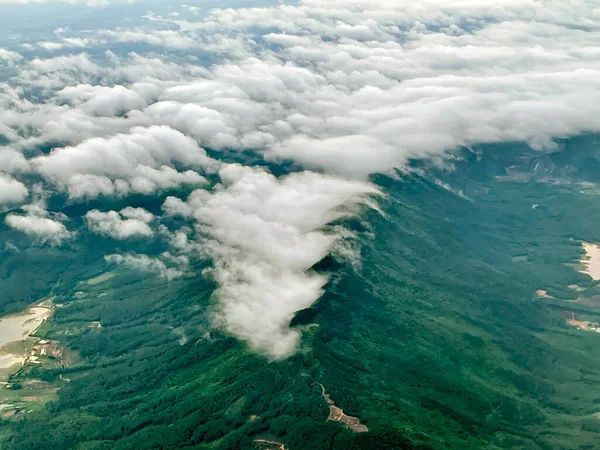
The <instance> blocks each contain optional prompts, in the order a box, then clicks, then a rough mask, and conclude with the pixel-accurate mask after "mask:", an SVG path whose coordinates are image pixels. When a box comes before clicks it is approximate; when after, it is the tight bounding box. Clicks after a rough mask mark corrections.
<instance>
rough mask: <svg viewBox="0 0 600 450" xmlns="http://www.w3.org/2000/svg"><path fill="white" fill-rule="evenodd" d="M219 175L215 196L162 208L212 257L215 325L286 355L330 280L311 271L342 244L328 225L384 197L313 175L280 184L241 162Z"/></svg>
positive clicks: (363, 186)
mask: <svg viewBox="0 0 600 450" xmlns="http://www.w3.org/2000/svg"><path fill="white" fill-rule="evenodd" d="M219 177H220V178H221V184H220V185H219V186H217V187H215V189H214V190H213V191H212V192H209V191H206V190H202V189H199V190H196V191H194V192H193V193H192V194H191V195H190V197H189V198H188V199H187V201H186V202H184V201H182V200H180V199H177V198H174V197H170V198H168V199H167V200H166V201H165V204H164V209H165V211H166V213H167V214H170V215H183V216H188V217H190V216H191V217H193V218H194V219H195V221H196V222H197V230H198V232H199V233H200V235H199V238H200V239H201V243H202V245H201V251H203V252H204V253H205V254H206V255H208V256H209V257H210V258H212V259H213V261H214V270H213V271H212V274H213V276H214V278H215V280H216V281H217V282H218V284H219V288H218V290H217V292H216V296H217V297H218V299H219V308H218V312H217V313H216V314H215V317H214V318H215V321H216V323H218V324H219V325H221V326H222V327H223V328H224V329H225V330H226V331H228V332H230V333H231V334H233V335H234V336H237V337H239V338H241V339H243V340H245V341H247V342H248V343H249V344H250V346H251V347H252V348H253V349H254V350H256V351H259V352H262V353H265V354H267V355H269V356H271V357H275V358H281V357H285V356H288V355H289V354H290V353H292V352H293V351H294V349H295V348H296V346H297V344H298V341H299V338H300V333H299V332H298V331H296V330H292V329H290V328H289V322H290V320H291V319H292V317H293V315H294V313H295V312H296V311H298V310H300V309H304V308H307V307H309V306H310V305H312V304H313V303H314V302H315V301H316V300H317V299H318V298H319V297H320V296H321V294H322V288H323V286H324V285H325V283H326V282H327V277H325V276H323V275H319V274H317V273H314V272H312V271H311V270H310V268H311V267H312V266H313V265H314V264H316V263H317V262H319V261H320V260H321V259H322V258H323V257H325V256H326V255H327V254H328V253H329V252H330V250H331V249H332V248H333V246H334V245H335V244H336V242H337V240H338V239H339V235H338V234H337V233H336V230H334V229H329V230H328V229H327V224H329V223H331V222H333V221H336V220H339V219H341V218H344V217H350V216H352V215H355V214H358V213H359V211H360V210H361V208H363V207H365V206H367V205H369V204H370V201H369V197H370V196H374V195H378V193H379V192H378V190H377V189H376V188H375V187H374V186H372V185H370V184H368V183H364V182H358V181H347V180H343V179H340V178H336V177H330V176H325V175H321V174H317V173H312V172H301V173H295V174H290V175H288V176H286V177H283V178H281V179H277V178H276V177H274V176H273V175H271V174H269V173H267V172H265V171H263V170H260V169H254V168H249V167H243V166H240V165H237V164H233V165H228V166H226V167H224V168H222V169H221V170H220V171H219ZM185 244H187V238H186V239H184V240H183V245H185Z"/></svg>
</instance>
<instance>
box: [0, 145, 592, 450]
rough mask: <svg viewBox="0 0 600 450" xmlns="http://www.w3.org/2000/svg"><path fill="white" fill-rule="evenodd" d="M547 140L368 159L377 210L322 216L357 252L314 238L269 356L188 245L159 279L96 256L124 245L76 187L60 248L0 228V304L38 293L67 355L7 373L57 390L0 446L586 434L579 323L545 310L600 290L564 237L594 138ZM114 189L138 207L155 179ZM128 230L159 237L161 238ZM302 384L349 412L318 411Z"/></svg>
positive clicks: (339, 445)
mask: <svg viewBox="0 0 600 450" xmlns="http://www.w3.org/2000/svg"><path fill="white" fill-rule="evenodd" d="M561 146H562V147H563V151H561V152H556V153H552V154H540V153H537V152H534V151H533V150H531V149H530V148H529V147H527V146H525V145H520V144H503V145H502V146H495V147H482V148H478V149H470V150H466V149H464V150H462V151H460V152H457V153H456V154H455V155H454V157H453V158H452V159H451V160H450V161H446V162H445V163H444V164H442V165H440V164H436V165H432V164H431V163H425V162H418V161H415V162H414V163H413V165H412V167H411V168H410V169H409V170H406V171H404V172H402V173H400V172H398V173H395V174H390V175H385V176H384V175H379V176H376V177H374V178H373V182H374V183H376V184H377V185H378V186H379V187H380V188H381V190H382V192H383V193H384V194H385V195H384V196H383V197H382V198H380V199H378V205H379V210H375V209H365V210H364V212H363V213H362V215H361V216H360V217H359V218H357V219H352V220H345V221H343V222H342V223H341V224H343V225H345V226H346V227H348V228H349V229H350V230H352V231H353V233H354V235H355V237H353V238H352V237H349V238H348V239H349V242H348V246H351V247H352V248H353V249H354V251H355V252H360V258H357V259H353V258H348V257H347V255H345V254H343V253H340V254H336V253H334V254H332V255H330V256H328V257H326V258H325V259H323V260H322V261H321V262H320V263H319V264H317V265H316V266H315V267H314V268H313V270H315V271H318V272H321V273H326V274H329V275H330V279H329V280H330V281H329V283H328V285H327V286H326V288H325V293H324V295H323V296H322V297H321V299H320V300H319V301H318V302H317V303H316V304H315V305H314V306H313V307H312V308H309V309H306V310H303V311H300V312H299V313H298V314H297V315H296V317H295V318H294V320H293V326H294V327H297V328H298V329H300V330H302V332H303V340H302V342H301V346H300V348H299V350H298V352H297V353H296V354H294V355H293V356H291V357H289V358H287V359H284V360H280V361H272V360H269V359H267V358H265V357H263V356H260V355H256V354H254V353H253V352H251V351H250V350H249V349H248V348H247V347H246V346H245V344H242V343H240V342H239V341H237V340H235V339H234V338H232V337H229V336H227V335H224V334H223V333H222V332H220V331H219V330H218V329H215V328H214V327H213V326H212V324H211V322H210V320H209V319H208V316H207V311H209V310H210V308H211V305H212V304H213V302H214V298H213V291H214V285H213V282H212V281H211V280H210V278H209V277H206V276H204V275H202V274H203V269H204V268H205V267H207V265H208V264H209V263H208V262H207V261H202V260H198V261H194V262H193V267H194V273H195V274H196V275H195V276H190V277H183V278H180V279H176V280H172V281H169V282H167V281H166V280H165V279H163V278H159V277H156V276H155V275H152V274H145V273H141V272H136V271H134V270H132V269H128V268H126V267H124V266H115V265H112V264H110V263H108V262H106V261H105V260H104V258H103V256H104V255H105V254H109V253H113V252H115V251H119V250H125V251H127V250H131V247H125V246H124V245H123V244H122V243H120V244H117V243H115V241H112V240H111V239H110V238H101V237H98V236H95V235H91V234H89V233H86V232H85V227H84V225H83V221H82V219H81V215H82V214H83V213H84V212H85V211H87V210H88V209H89V208H90V205H63V204H60V203H57V204H56V205H54V207H55V208H57V209H60V211H61V212H63V213H64V214H66V215H67V216H69V217H70V219H71V221H72V223H73V224H75V225H76V226H78V227H79V229H78V239H77V240H76V241H74V242H73V243H68V244H64V245H63V246H60V247H53V248H51V249H48V248H42V247H41V246H36V245H34V244H32V243H30V242H27V239H26V238H24V237H23V236H20V235H18V234H16V233H15V232H14V231H10V230H8V229H5V228H3V229H2V230H1V231H0V232H1V238H0V239H2V240H3V241H4V242H10V243H11V245H10V246H6V247H4V248H2V249H0V291H1V292H2V296H1V297H0V302H1V303H0V307H1V308H2V312H3V313H4V314H8V313H11V312H14V311H17V310H22V309H23V308H25V307H26V305H27V304H30V303H33V302H35V301H37V300H39V299H40V298H42V297H44V296H46V295H49V294H50V293H51V292H52V294H53V295H54V296H55V297H54V302H55V303H56V304H60V305H61V307H59V308H56V310H55V312H54V315H53V317H52V319H51V320H50V321H49V322H48V323H46V324H44V326H43V327H42V328H41V329H40V330H39V331H38V335H39V336H40V337H43V338H46V339H52V340H56V341H59V342H61V344H63V345H65V346H66V347H67V348H68V349H70V351H72V352H74V353H75V354H77V355H78V358H77V361H76V362H75V363H73V364H71V365H69V366H68V367H67V366H64V367H47V366H45V365H38V366H27V367H25V368H23V369H22V370H20V371H19V372H18V373H16V374H15V375H14V376H13V377H12V379H11V382H12V383H14V384H17V385H18V386H26V385H27V380H41V382H43V383H45V386H46V388H47V389H57V388H59V390H58V392H57V397H56V398H54V399H53V400H51V401H48V402H46V403H45V405H44V406H43V407H40V408H37V409H34V410H33V411H32V412H31V413H25V412H24V413H22V414H16V415H14V416H11V417H9V418H5V419H3V421H2V422H1V423H0V438H1V439H3V442H2V443H1V444H0V446H1V447H2V448H6V449H11V450H25V449H29V450H33V449H49V448H52V449H82V450H83V449H86V450H92V449H136V450H137V449H140V450H141V449H178V448H190V449H191V448H195V449H251V448H259V447H257V443H256V440H257V439H268V440H272V441H276V442H281V443H284V444H285V448H286V449H289V450H302V449H315V450H318V449H328V450H331V449H339V450H351V449H382V450H383V449H405V448H415V449H417V448H419V449H480V448H489V449H493V448H498V449H500V448H502V449H506V448H531V449H557V448H573V449H575V448H579V449H593V448H596V447H597V442H598V440H599V439H600V419H599V418H598V417H597V415H596V413H598V412H599V411H600V410H599V409H598V407H599V406H598V405H599V404H600V389H599V386H600V345H599V344H600V335H598V334H596V333H588V332H584V331H581V330H577V329H576V328H574V327H569V326H568V325H567V324H566V321H565V314H578V315H579V316H585V317H588V318H596V317H597V314H598V313H599V310H598V308H596V307H594V306H593V304H590V303H588V304H584V303H582V302H578V301H577V299H578V298H581V297H586V298H588V297H589V298H591V297H592V296H593V295H596V294H598V293H599V289H598V287H597V286H596V285H595V283H594V282H593V281H592V280H591V279H590V277H588V276H587V275H584V274H582V273H580V272H579V271H578V270H577V269H578V267H579V260H580V258H581V257H582V256H583V250H582V246H581V242H582V241H586V242H600V229H598V227H597V223H598V222H599V221H600V209H599V208H596V207H595V206H596V205H597V198H598V197H597V195H598V192H597V190H596V187H595V185H594V184H593V183H595V182H597V181H598V179H597V178H598V177H599V176H600V175H598V174H599V173H600V172H598V171H596V170H593V168H594V167H596V166H598V164H599V163H598V160H597V159H596V158H595V153H596V152H598V151H600V148H598V147H597V144H595V141H594V137H582V138H578V139H574V140H571V141H565V142H562V143H561ZM165 195H166V194H165ZM163 198H164V197H163ZM132 201H133V202H134V203H135V202H137V204H136V205H138V206H143V207H145V208H147V209H149V210H151V211H152V210H155V211H158V210H159V208H160V204H161V202H162V199H158V200H156V199H154V200H153V201H154V202H155V203H152V204H149V203H144V202H145V200H144V199H143V198H140V199H137V200H136V199H133V200H131V199H130V201H129V203H128V204H132ZM107 202H108V200H107ZM533 205H535V207H533ZM102 206H103V207H105V208H106V209H108V208H112V209H114V208H115V205H114V204H109V203H106V204H104V205H102ZM0 219H1V220H0V222H3V218H1V217H0ZM77 224H78V225H77ZM333 225H336V224H333ZM333 225H332V226H333ZM135 245H136V246H137V247H136V250H138V251H140V252H144V253H158V252H161V251H163V250H164V248H163V247H164V243H163V242H161V240H160V238H156V239H155V240H149V241H147V242H141V243H137V244H135ZM138 247H139V248H138ZM15 249H23V250H15ZM31 274H35V275H34V277H33V278H30V277H31ZM570 285H577V286H579V287H580V289H581V290H580V291H577V292H575V291H574V290H573V289H570V288H569V287H568V286H570ZM540 289H543V290H545V291H547V293H548V297H543V298H540V296H538V295H536V291H538V290H540ZM590 305H591V306H590ZM599 306H600V305H599ZM94 324H100V326H95V325H94ZM319 384H322V385H323V386H325V387H326V389H327V391H328V393H329V394H330V396H331V399H332V400H333V401H334V402H335V404H336V405H337V406H339V407H340V408H342V409H343V410H344V412H346V413H347V414H351V415H353V416H356V417H358V418H360V420H361V422H362V423H364V424H365V425H367V426H368V428H369V431H368V432H366V433H355V432H353V431H352V430H350V429H348V428H345V427H344V426H343V425H342V424H340V423H337V422H333V421H328V420H327V418H328V414H329V411H328V405H327V403H326V402H325V400H324V398H323V396H322V392H321V388H320V387H319ZM21 390H22V391H23V392H24V393H25V392H26V388H22V389H21Z"/></svg>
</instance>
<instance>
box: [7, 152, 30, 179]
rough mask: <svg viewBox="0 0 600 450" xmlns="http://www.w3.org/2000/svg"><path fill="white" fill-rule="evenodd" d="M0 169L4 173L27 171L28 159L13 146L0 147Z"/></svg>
mask: <svg viewBox="0 0 600 450" xmlns="http://www.w3.org/2000/svg"><path fill="white" fill-rule="evenodd" d="M0 170H1V171H3V172H5V173H18V172H28V171H29V170H30V167H29V161H27V159H26V158H25V156H23V154H22V153H21V152H19V151H17V150H15V149H13V148H10V147H0Z"/></svg>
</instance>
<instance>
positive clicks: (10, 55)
mask: <svg viewBox="0 0 600 450" xmlns="http://www.w3.org/2000/svg"><path fill="white" fill-rule="evenodd" d="M22 58H23V57H22V56H21V55H20V54H19V53H17V52H13V51H12V50H7V49H5V48H2V47H0V61H9V62H10V61H18V60H19V59H22Z"/></svg>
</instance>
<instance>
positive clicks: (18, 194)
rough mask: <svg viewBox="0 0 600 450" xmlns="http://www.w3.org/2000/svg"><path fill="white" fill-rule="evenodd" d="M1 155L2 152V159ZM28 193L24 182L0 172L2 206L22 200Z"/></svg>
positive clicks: (0, 202) (0, 199)
mask: <svg viewBox="0 0 600 450" xmlns="http://www.w3.org/2000/svg"><path fill="white" fill-rule="evenodd" d="M1 157H2V154H1V153H0V161H1ZM28 195H29V190H28V189H27V187H26V186H25V185H24V184H23V183H21V182H20V181H17V180H15V179H14V178H12V177H10V176H8V175H3V174H2V173H0V206H2V205H6V204H8V203H18V202H22V201H23V200H25V199H26V198H27V196H28Z"/></svg>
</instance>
